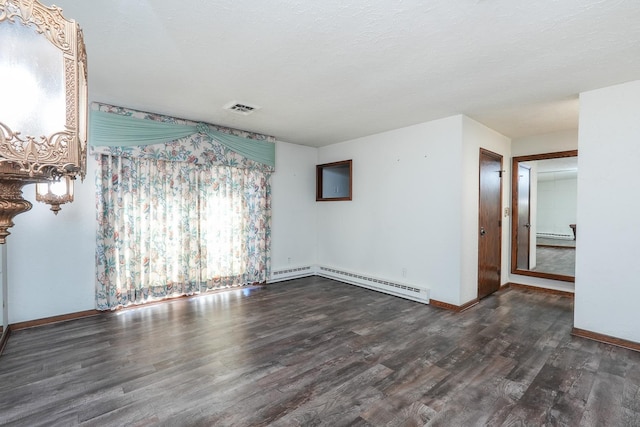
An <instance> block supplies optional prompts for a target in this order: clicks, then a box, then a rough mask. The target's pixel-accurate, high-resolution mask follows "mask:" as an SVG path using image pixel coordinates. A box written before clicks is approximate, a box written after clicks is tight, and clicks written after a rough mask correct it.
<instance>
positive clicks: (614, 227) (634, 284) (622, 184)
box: [574, 81, 640, 342]
mask: <svg viewBox="0 0 640 427" xmlns="http://www.w3.org/2000/svg"><path fill="white" fill-rule="evenodd" d="M639 117H640V81H634V82H630V83H626V84H621V85H617V86H612V87H608V88H604V89H599V90H594V91H591V92H585V93H582V94H581V95H580V142H579V150H580V155H579V156H578V171H579V172H578V224H579V228H580V231H579V241H578V246H577V260H576V296H575V318H574V326H575V327H576V328H579V329H584V330H587V331H591V332H597V333H600V334H605V335H610V336H613V337H617V338H622V339H626V340H630V341H634V342H640V328H638V324H639V323H640V310H638V301H640V286H639V279H638V278H639V277H640V262H638V260H639V259H640V245H639V244H638V242H639V241H640V227H638V212H640V184H639V182H640V180H639V179H638V165H639V164H640V143H639V141H640V120H638V118H639Z"/></svg>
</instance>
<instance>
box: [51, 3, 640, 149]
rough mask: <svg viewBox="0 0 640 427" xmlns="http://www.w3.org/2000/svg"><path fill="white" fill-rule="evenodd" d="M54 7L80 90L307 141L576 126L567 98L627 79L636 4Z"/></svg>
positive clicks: (637, 60)
mask: <svg viewBox="0 0 640 427" xmlns="http://www.w3.org/2000/svg"><path fill="white" fill-rule="evenodd" d="M45 3H46V0H45ZM55 4H56V5H58V6H60V7H62V9H63V10H64V13H65V16H67V17H69V18H73V19H76V20H77V21H78V22H79V23H80V25H81V26H82V28H83V29H84V33H85V42H86V45H87V53H88V60H89V91H90V99H91V100H92V101H99V102H106V103H111V104H115V105H119V106H125V107H130V108H135V109H140V110H144V111H150V112H157V113H163V114H170V115H173V116H176V117H182V118H187V119H192V120H196V121H206V122H210V123H215V124H220V125H225V126H231V127H236V128H241V129H246V130H251V131H257V132H262V133H266V134H269V135H273V136H275V137H277V138H278V139H280V140H282V141H287V142H293V143H298V144H305V145H311V146H322V145H327V144H332V143H336V142H340V141H345V140H348V139H352V138H357V137H360V136H365V135H370V134H373V133H378V132H382V131H385V130H390V129H395V128H399V127H403V126H407V125H411V124H416V123H421V122H425V121H428V120H433V119H437V118H442V117H447V116H450V115H455V114H466V115H468V116H470V117H471V118H474V119H476V120H478V121H480V122H481V123H484V124H485V125H487V126H489V127H491V128H493V129H495V130H497V131H499V132H501V133H503V134H504V135H507V136H509V137H514V138H515V137H521V136H528V135H534V134H540V133H546V132H552V131H557V130H564V129H571V128H576V127H577V117H578V101H577V96H578V93H580V92H582V91H586V90H591V89H597V88H601V87H605V86H609V85H612V84H617V83H622V82H625V81H630V80H636V79H640V25H638V23H639V22H640V2H639V1H638V0H629V1H623V0H538V1H531V0H430V1H427V0H404V1H403V0H368V1H367V0H360V1H343V0H322V1H312V0H274V1H265V0H206V1H205V0H185V1H175V0H172V1H169V0H91V1H88V0H57V1H56V2H55ZM230 101H238V102H241V103H248V104H254V105H258V106H260V107H262V108H261V109H260V110H258V111H257V112H255V113H253V114H251V115H249V116H242V115H238V114H237V113H232V112H229V111H226V110H223V109H222V107H223V106H224V105H225V104H227V103H229V102H230Z"/></svg>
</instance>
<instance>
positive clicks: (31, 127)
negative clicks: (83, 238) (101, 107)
mask: <svg viewBox="0 0 640 427" xmlns="http://www.w3.org/2000/svg"><path fill="white" fill-rule="evenodd" d="M0 40H2V42H1V43H0V45H1V48H0V81H2V82H10V83H9V84H5V85H3V86H2V87H0V244H2V243H5V239H6V237H7V236H8V235H9V234H10V233H9V231H8V228H10V227H12V226H13V221H12V219H13V217H15V216H16V215H18V214H20V213H22V212H26V211H28V210H29V209H31V203H30V202H29V201H27V200H25V199H24V197H23V196H22V187H23V186H24V185H27V184H33V183H42V184H43V185H44V186H41V188H39V189H37V190H36V200H39V201H43V202H45V203H49V204H51V210H53V211H54V212H55V213H57V212H58V211H59V210H60V205H61V204H63V203H68V202H71V201H72V200H73V183H72V179H74V178H75V177H77V176H79V177H80V178H82V179H84V176H85V172H86V163H87V158H86V157H87V145H86V142H87V98H88V97H87V58H86V51H85V46H84V40H83V36H82V30H81V29H80V27H79V25H78V24H77V23H76V22H75V21H73V20H69V19H66V18H65V17H64V16H63V15H62V9H60V8H59V7H56V6H51V7H49V6H44V5H43V4H41V3H40V2H39V1H38V0H0ZM61 185H62V186H65V190H60V189H59V188H58V187H59V186H61ZM61 191H63V193H64V194H58V193H60V192H61Z"/></svg>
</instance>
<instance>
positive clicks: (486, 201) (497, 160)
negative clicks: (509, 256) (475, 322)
mask: <svg viewBox="0 0 640 427" xmlns="http://www.w3.org/2000/svg"><path fill="white" fill-rule="evenodd" d="M501 214H502V156H501V155H499V154H496V153H492V152H491V151H487V150H485V149H483V148H481V149H480V214H479V220H478V224H479V230H478V298H484V297H486V296H487V295H489V294H491V293H493V292H495V291H497V290H498V289H500V263H501V258H502V256H501V251H502V217H501Z"/></svg>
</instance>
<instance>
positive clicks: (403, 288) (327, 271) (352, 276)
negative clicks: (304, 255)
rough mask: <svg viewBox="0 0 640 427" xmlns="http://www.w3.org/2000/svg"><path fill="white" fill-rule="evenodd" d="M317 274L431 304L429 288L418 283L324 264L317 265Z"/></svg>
mask: <svg viewBox="0 0 640 427" xmlns="http://www.w3.org/2000/svg"><path fill="white" fill-rule="evenodd" d="M316 274H317V275H318V276H322V277H327V278H329V279H334V280H338V281H340V282H345V283H349V284H352V285H356V286H361V287H363V288H368V289H372V290H374V291H378V292H384V293H385V294H389V295H395V296H397V297H401V298H406V299H410V300H413V301H417V302H421V303H424V304H429V289H427V288H424V287H419V286H417V285H410V284H406V283H399V282H395V281H391V280H386V279H380V278H377V277H371V276H368V275H364V274H360V273H353V272H350V271H345V270H343V269H337V268H332V267H327V266H322V265H321V266H318V267H317V273H316Z"/></svg>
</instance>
